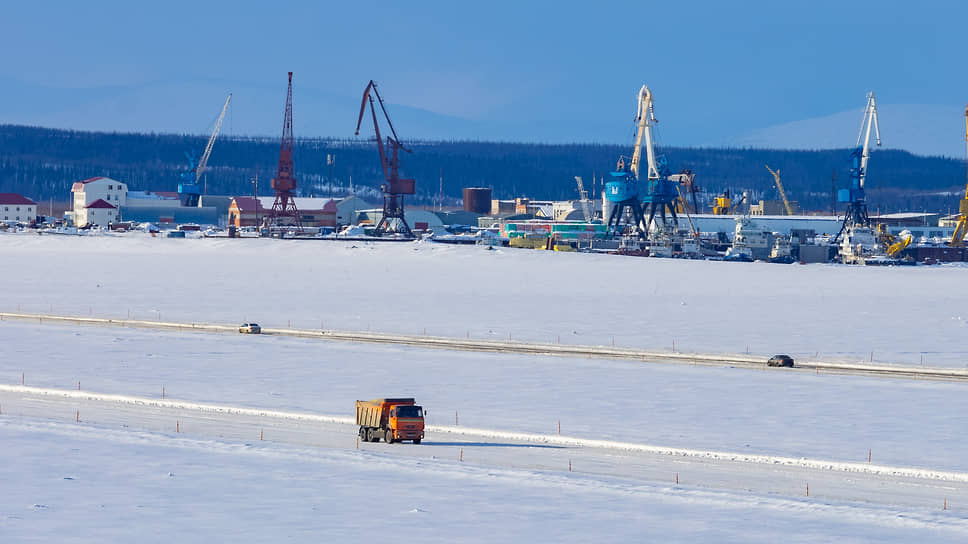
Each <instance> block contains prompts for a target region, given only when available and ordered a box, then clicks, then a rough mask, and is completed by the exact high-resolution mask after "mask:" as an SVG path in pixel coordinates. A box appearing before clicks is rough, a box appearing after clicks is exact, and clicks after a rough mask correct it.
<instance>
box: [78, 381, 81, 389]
mask: <svg viewBox="0 0 968 544" xmlns="http://www.w3.org/2000/svg"><path fill="white" fill-rule="evenodd" d="M77 390H78V391H80V390H81V381H80V380H78V381H77Z"/></svg>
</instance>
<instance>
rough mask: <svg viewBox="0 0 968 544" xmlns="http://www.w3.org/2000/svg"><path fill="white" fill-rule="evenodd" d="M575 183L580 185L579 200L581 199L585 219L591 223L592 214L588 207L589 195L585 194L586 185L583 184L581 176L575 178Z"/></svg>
mask: <svg viewBox="0 0 968 544" xmlns="http://www.w3.org/2000/svg"><path fill="white" fill-rule="evenodd" d="M575 182H576V183H577V184H578V198H580V199H581V213H582V215H583V216H584V217H585V222H586V223H591V221H592V212H591V209H589V207H588V193H587V192H585V184H584V183H582V179H581V176H575Z"/></svg>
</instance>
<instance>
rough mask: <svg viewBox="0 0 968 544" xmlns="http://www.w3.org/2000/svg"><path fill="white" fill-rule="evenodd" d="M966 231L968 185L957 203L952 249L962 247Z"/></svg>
mask: <svg viewBox="0 0 968 544" xmlns="http://www.w3.org/2000/svg"><path fill="white" fill-rule="evenodd" d="M965 142H968V106H965ZM966 231H968V184H966V185H965V197H964V198H962V199H961V202H959V203H958V225H957V226H956V227H955V232H954V234H952V235H951V245H952V246H953V247H964V245H965V232H966Z"/></svg>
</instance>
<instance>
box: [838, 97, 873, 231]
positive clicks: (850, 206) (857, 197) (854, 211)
mask: <svg viewBox="0 0 968 544" xmlns="http://www.w3.org/2000/svg"><path fill="white" fill-rule="evenodd" d="M872 129H873V131H874V135H875V137H876V141H877V145H878V146H880V145H881V129H880V126H879V125H878V122H877V102H876V101H875V100H874V91H871V92H869V93H867V105H866V106H865V107H864V118H863V120H862V121H861V125H860V132H859V133H858V134H857V147H856V148H855V149H854V150H853V151H852V152H851V153H850V161H851V167H850V188H849V189H841V190H840V191H838V194H837V201H838V202H844V203H846V204H847V209H846V211H845V212H844V222H843V224H842V225H841V226H840V232H838V233H837V236H836V237H834V240H835V241H836V240H840V237H841V235H843V234H844V232H846V231H847V230H848V229H850V228H852V227H868V228H869V227H870V226H871V221H870V218H869V217H868V216H867V198H866V195H865V194H864V183H865V182H866V180H867V163H868V161H869V160H870V144H871V130H872ZM861 140H863V145H861Z"/></svg>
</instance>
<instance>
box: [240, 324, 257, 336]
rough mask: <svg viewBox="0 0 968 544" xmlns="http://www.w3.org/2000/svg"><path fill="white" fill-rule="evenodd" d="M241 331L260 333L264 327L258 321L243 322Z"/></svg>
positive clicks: (243, 332)
mask: <svg viewBox="0 0 968 544" xmlns="http://www.w3.org/2000/svg"><path fill="white" fill-rule="evenodd" d="M239 332H241V333H242V334H259V333H261V332H262V327H260V326H259V324H258V323H243V324H241V325H239Z"/></svg>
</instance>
